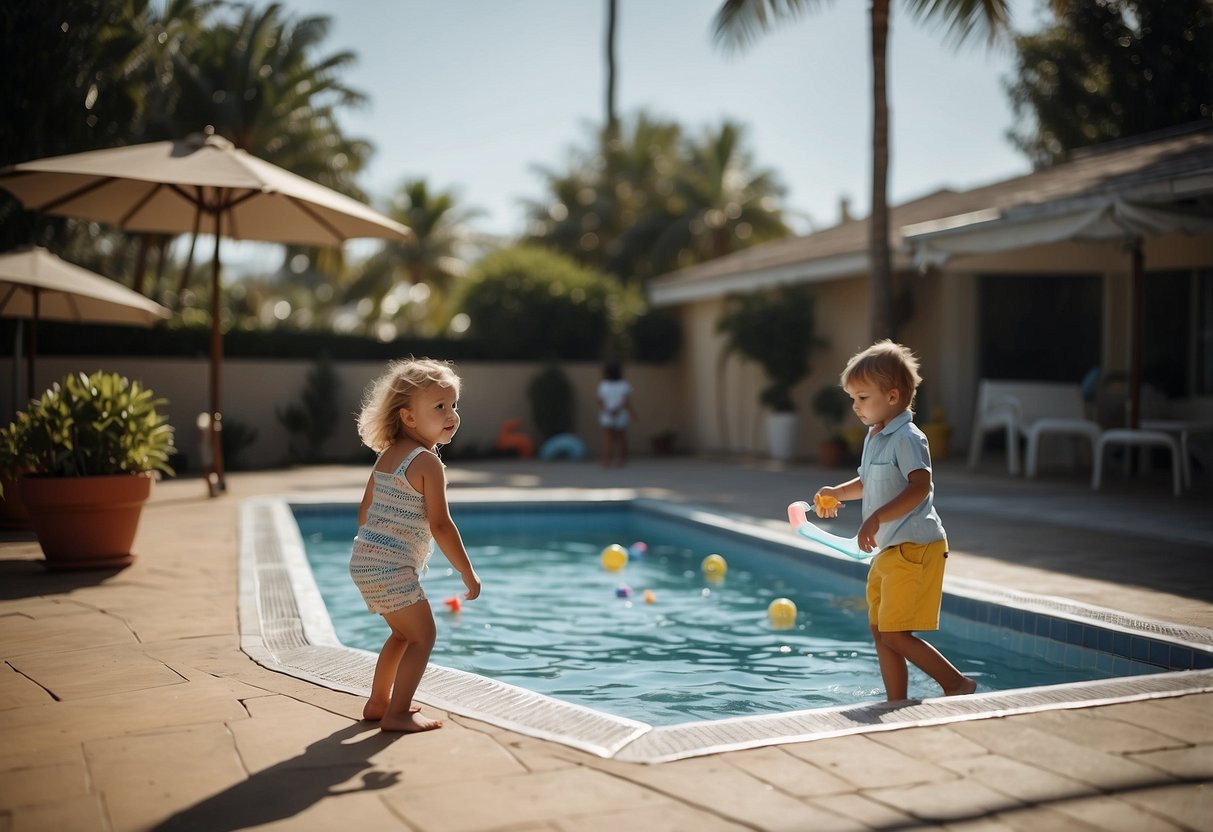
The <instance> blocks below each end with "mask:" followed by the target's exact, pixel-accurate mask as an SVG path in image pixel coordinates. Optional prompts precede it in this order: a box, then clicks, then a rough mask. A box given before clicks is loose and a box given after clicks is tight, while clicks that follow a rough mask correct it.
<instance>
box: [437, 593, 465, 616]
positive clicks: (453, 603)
mask: <svg viewBox="0 0 1213 832" xmlns="http://www.w3.org/2000/svg"><path fill="white" fill-rule="evenodd" d="M442 603H444V604H446V605H447V607H448V608H449V609H450V611H451V612H459V611H460V610H461V609H463V599H461V598H460V597H459V596H458V595H452V596H451V597H450V598H447V599H446V600H445V601H443V602H442Z"/></svg>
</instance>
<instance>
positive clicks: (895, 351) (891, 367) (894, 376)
mask: <svg viewBox="0 0 1213 832" xmlns="http://www.w3.org/2000/svg"><path fill="white" fill-rule="evenodd" d="M852 381H858V382H863V381H867V382H871V383H873V384H875V385H876V386H877V387H879V388H880V392H882V393H887V392H889V391H890V390H896V391H897V392H899V393H900V394H901V400H902V401H903V402H905V403H906V407H907V408H910V407H913V406H914V394H915V393H916V392H917V391H918V385H920V384H922V376H920V375H918V358H917V357H916V356H915V355H914V353H913V352H912V351H911V350H910V348H909V347H906V346H902V345H901V344H897V343H894V342H893V341H890V340H889V339H888V338H886V339H885V340H883V341H877V342H876V343H875V344H873V345H872V346H870V347H868V348H867V349H866V350H863V351H862V352H858V353H856V354H855V355H853V356H851V360H850V361H848V362H847V366H846V367H845V368H844V369H843V371H842V376H841V377H840V378H839V383H840V384H842V386H843V388H844V389H845V388H846V386H847V385H848V384H850V383H851V382H852Z"/></svg>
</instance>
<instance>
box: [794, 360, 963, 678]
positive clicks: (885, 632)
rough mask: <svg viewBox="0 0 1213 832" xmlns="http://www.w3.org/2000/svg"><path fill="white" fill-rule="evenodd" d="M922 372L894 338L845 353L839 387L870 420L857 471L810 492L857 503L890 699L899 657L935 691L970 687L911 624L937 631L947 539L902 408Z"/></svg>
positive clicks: (917, 434) (927, 457)
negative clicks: (846, 358)
mask: <svg viewBox="0 0 1213 832" xmlns="http://www.w3.org/2000/svg"><path fill="white" fill-rule="evenodd" d="M921 383H922V378H921V377H920V376H919V375H918V359H917V358H915V357H914V354H913V353H912V352H911V351H910V350H909V349H908V348H907V347H904V346H902V345H901V344H895V343H893V342H892V341H889V340H884V341H879V342H877V343H875V344H873V345H872V346H870V347H868V348H867V349H866V350H863V351H862V352H860V353H857V354H856V355H854V356H852V358H851V360H850V361H848V362H847V366H846V368H845V369H844V370H843V371H842V377H841V384H842V388H843V389H844V390H846V391H847V394H848V395H850V397H851V402H852V409H853V410H854V411H855V415H856V416H858V417H859V420H860V421H861V422H863V423H864V424H865V425H867V426H868V435H867V437H866V438H865V439H864V443H863V457H862V460H861V462H860V464H859V476H857V477H855V478H854V479H852V480H849V481H847V482H844V483H842V484H840V485H835V486H833V487H829V486H827V487H825V488H822V489H821V490H820V491H818V492H817V493H818V494H819V495H821V496H823V497H833V498H834V499H835V500H837V501H840V502H847V501H849V500H857V499H858V500H862V506H863V509H862V510H863V524H862V525H861V526H860V527H859V547H860V548H861V549H863V551H865V552H871V551H874V550H879V554H877V555H876V557H875V558H873V559H872V566H871V568H870V570H869V571H868V587H867V597H868V623H869V624H870V625H871V628H872V638H873V640H874V641H875V643H876V656H877V659H878V660H879V662H880V675H881V678H882V679H883V680H884V687H885V694H886V695H887V697H888V700H889V701H890V702H894V701H898V700H902V699H905V698H906V696H907V685H908V668H907V665H906V662H907V661H911V662H913V663H914V664H915V665H916V666H917V667H918V668H920V669H921V670H922V671H924V672H925V673H926V674H927V675H929V676H930V677H931V678H932V679H934V680H935V681H936V682H938V683H939V686H940V687H941V688H943V692H944V695H945V696H955V695H958V694H966V693H972V692H973V691H974V690H976V689H977V682H975V681H974V680H972V679H970V678H969V677H967V676H965V675H964V674H962V673H961V672H960V671H959V670H957V669H956V668H955V667H954V666H953V665H952V663H951V662H949V661H948V660H947V659H946V658H944V656H943V654H941V653H940V652H939V651H938V650H936V649H935V648H934V647H932V646H931V645H930V644H928V643H927V642H925V641H923V640H922V639H920V638H919V637H918V636H916V635H914V632H913V631H914V630H938V629H939V605H940V601H941V600H942V598H943V569H944V561H945V560H946V559H947V557H948V540H947V535H946V534H945V533H944V530H943V523H942V522H940V519H939V515H938V514H937V513H936V512H935V506H934V495H935V486H934V484H933V482H932V481H931V454H930V450H929V449H928V446H927V438H926V436H925V435H924V434H923V432H922V431H920V430H919V429H918V427H917V426H915V424H914V423H913V421H911V419H912V417H913V415H914V413H913V411H912V410H911V409H910V408H911V406H912V405H913V403H914V394H915V392H916V391H917V390H918V385H919V384H921ZM831 502H832V501H830V500H826V501H825V505H822V503H821V502H820V501H818V500H814V503H815V504H817V514H818V516H819V517H837V516H838V505H837V504H836V503H834V504H833V505H832V507H829V508H827V507H825V506H827V505H830V504H831Z"/></svg>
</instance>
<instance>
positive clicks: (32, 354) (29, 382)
mask: <svg viewBox="0 0 1213 832" xmlns="http://www.w3.org/2000/svg"><path fill="white" fill-rule="evenodd" d="M41 313H42V292H41V290H39V289H35V290H34V317H33V318H32V319H31V320H30V322H29V362H28V363H27V364H26V375H25V398H26V399H32V398H34V395H35V394H34V362H35V361H37V360H38V316H39V315H40V314H41Z"/></svg>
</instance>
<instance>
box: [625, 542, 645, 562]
mask: <svg viewBox="0 0 1213 832" xmlns="http://www.w3.org/2000/svg"><path fill="white" fill-rule="evenodd" d="M648 552H649V544H647V543H645V542H644V541H643V540H637V541H636V542H635V543H633V544H632V545H631V546H629V547H628V554H629V555H631V556H632V557H634V558H642V557H644V556H645V555H647V554H648Z"/></svg>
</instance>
